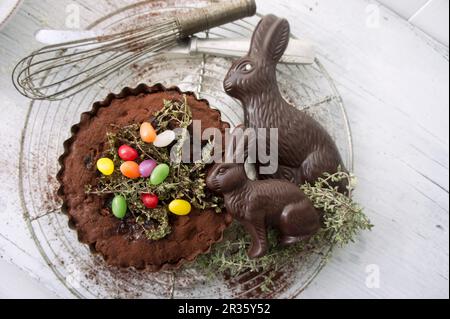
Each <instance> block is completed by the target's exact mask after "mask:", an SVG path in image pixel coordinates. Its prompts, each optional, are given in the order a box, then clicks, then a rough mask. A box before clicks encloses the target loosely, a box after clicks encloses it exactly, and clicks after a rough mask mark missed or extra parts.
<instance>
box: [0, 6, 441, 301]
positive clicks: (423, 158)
mask: <svg viewBox="0 0 450 319" xmlns="http://www.w3.org/2000/svg"><path fill="white" fill-rule="evenodd" d="M130 1H131V0H130ZM130 1H128V0H116V1H107V0H98V1H96V2H95V6H94V5H93V3H92V1H89V0H77V1H76V2H79V3H81V4H83V6H82V21H81V23H82V25H81V26H82V27H83V26H85V25H87V24H88V23H89V21H93V20H94V19H95V18H96V17H99V16H101V15H104V14H105V13H106V12H108V11H112V9H113V8H112V6H116V7H119V6H121V5H123V4H125V3H129V2H130ZM68 3H72V2H71V1H68V0H62V1H56V0H45V1H37V0H28V1H25V3H24V5H23V7H22V8H21V11H20V12H19V13H18V15H17V16H16V17H15V18H14V19H13V20H11V23H10V24H9V25H8V26H7V27H6V28H5V29H4V30H3V31H2V32H1V33H0V50H1V52H0V56H1V60H0V71H1V72H0V88H1V89H0V101H1V103H2V106H1V108H0V110H1V118H2V123H1V125H0V136H1V140H0V143H1V144H0V145H1V146H0V147H1V150H2V151H1V152H0V167H1V168H0V180H1V181H2V186H0V214H1V215H0V217H1V218H2V223H0V255H1V258H2V261H1V262H0V273H1V272H3V271H4V272H5V274H8V275H7V277H4V276H3V277H1V276H0V296H1V297H16V296H23V297H52V296H54V295H57V296H59V297H65V298H68V297H70V294H69V293H68V292H67V291H66V290H65V289H64V288H63V287H62V286H61V284H60V283H59V282H58V281H57V280H56V278H55V276H54V275H53V273H52V272H51V271H50V269H49V268H48V267H47V266H46V264H45V262H44V261H43V260H42V258H41V257H40V254H39V252H38V251H37V249H36V246H35V245H34V242H33V241H32V239H31V238H30V235H29V232H28V230H27V227H26V225H25V223H24V221H23V218H22V216H21V212H22V209H21V207H20V205H19V197H18V191H17V185H18V177H17V171H18V158H17V157H18V153H19V142H18V141H19V140H20V136H21V129H22V127H23V124H24V121H25V113H26V109H27V105H28V101H27V100H26V99H24V98H22V97H21V96H19V95H18V94H17V93H16V92H15V91H14V89H13V88H12V85H11V83H10V73H11V71H12V67H13V66H14V63H15V62H16V61H17V59H18V58H19V57H20V56H22V55H24V54H25V53H27V52H29V50H31V49H32V47H34V46H36V43H35V42H34V40H33V35H34V32H35V31H36V30H38V29H40V28H42V27H49V28H63V27H64V20H65V6H66V4H68ZM369 3H370V2H368V1H365V0H339V1H337V0H319V1H318V0H304V1H301V2H299V1H297V0H278V1H276V2H275V1H263V0H260V1H258V5H259V11H260V12H262V13H269V12H271V13H275V14H278V15H280V16H285V17H286V18H288V19H289V20H290V22H291V24H292V31H293V33H294V34H296V35H298V36H305V37H308V38H310V39H312V40H313V41H314V42H315V43H317V44H318V48H319V50H318V51H319V52H318V53H319V57H320V59H321V61H322V63H324V64H325V67H326V68H327V70H328V71H329V72H330V73H331V76H332V77H333V78H334V79H335V81H336V83H337V85H338V89H339V90H340V92H341V94H342V96H343V99H344V102H345V104H346V106H347V110H348V113H349V118H350V121H351V125H352V129H353V135H354V139H355V164H356V174H357V175H358V176H359V179H360V185H359V189H358V192H357V194H356V196H357V200H358V201H360V202H361V203H362V204H363V205H364V206H365V207H366V211H367V214H368V215H369V216H370V217H371V219H372V221H373V222H374V224H375V225H376V228H375V229H374V231H373V232H372V233H365V234H363V235H362V236H361V237H360V238H359V239H358V241H357V243H355V244H353V245H350V246H347V247H345V248H342V249H338V250H337V251H336V252H335V254H334V256H333V258H332V260H331V261H330V263H329V264H328V265H327V266H326V267H325V269H324V270H323V271H322V272H321V273H320V275H319V276H318V277H317V278H316V280H315V281H314V282H313V283H312V285H311V286H310V287H309V288H308V289H307V290H306V291H305V292H304V293H303V295H302V296H301V297H303V298H432V297H437V298H448V297H449V283H448V276H449V267H448V264H449V256H448V252H449V233H448V231H449V219H448V212H449V195H448V189H449V170H448V167H449V146H448V145H449V131H448V129H449V120H448V115H449V114H448V113H449V91H448V86H449V74H448V48H446V47H444V46H442V45H440V44H438V43H437V42H435V41H433V40H431V39H430V38H429V37H427V36H425V35H424V34H423V33H422V32H420V31H418V30H417V29H416V28H413V27H411V25H410V24H409V23H408V22H407V21H406V20H403V19H400V18H399V16H398V15H395V14H393V13H391V12H390V11H388V10H386V9H384V8H381V12H380V15H379V21H378V23H377V24H373V23H369V24H367V21H373V20H370V19H371V18H373V17H369V16H368V14H370V12H371V11H370V10H369V11H367V8H368V7H367V6H368V4H369ZM49 6H51V7H52V10H48V7H49ZM368 26H369V27H368ZM6 263H8V265H6ZM10 264H12V265H10ZM371 265H375V266H376V267H378V268H379V271H380V287H379V288H368V287H367V285H366V281H367V276H368V273H366V271H367V270H369V271H373V270H374V269H375V270H376V269H377V268H376V267H375V268H373V266H371ZM28 277H29V278H30V279H28ZM10 278H14V280H13V281H11V279H10ZM11 282H16V283H17V284H16V285H11V284H10V283H11Z"/></svg>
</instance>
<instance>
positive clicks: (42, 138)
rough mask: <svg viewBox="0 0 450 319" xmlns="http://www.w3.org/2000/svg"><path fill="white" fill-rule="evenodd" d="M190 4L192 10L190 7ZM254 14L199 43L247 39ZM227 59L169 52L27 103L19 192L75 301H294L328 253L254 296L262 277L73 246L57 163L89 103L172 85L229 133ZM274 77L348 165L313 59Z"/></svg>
mask: <svg viewBox="0 0 450 319" xmlns="http://www.w3.org/2000/svg"><path fill="white" fill-rule="evenodd" d="M194 2H195V3H194ZM206 3H207V1H189V0H187V1H166V2H165V4H164V6H161V2H154V1H144V2H139V3H137V4H135V5H131V6H128V7H125V8H122V9H120V10H117V11H116V12H113V13H111V14H109V15H107V16H105V17H103V18H102V19H99V20H98V21H95V22H93V23H92V24H91V25H90V27H89V29H95V28H101V29H109V30H117V29H120V28H122V27H124V26H131V25H133V24H134V23H142V21H146V20H148V19H151V17H154V16H155V15H164V14H170V13H171V12H173V11H179V10H184V9H186V8H191V7H196V6H202V5H205V4H206ZM258 21H259V17H258V16H256V17H252V18H248V19H244V20H240V21H237V22H235V23H231V24H228V25H225V26H223V27H220V28H216V29H212V30H210V31H209V32H208V33H205V34H200V35H199V36H200V37H202V36H203V37H212V38H219V37H222V38H223V37H250V36H251V34H252V32H253V29H254V27H255V26H256V24H257V22H258ZM231 62H232V61H231V60H229V59H225V58H218V57H213V56H208V55H203V56H195V57H173V56H171V57H168V56H166V55H165V54H159V55H156V56H151V57H145V58H143V59H141V60H140V61H138V62H136V63H134V64H133V65H131V66H129V67H127V68H123V69H122V70H120V72H118V73H117V74H115V75H114V76H112V77H109V78H108V79H106V80H104V81H101V82H99V83H98V84H97V86H95V87H91V88H89V89H87V90H86V91H84V92H82V93H80V94H79V95H76V96H74V97H72V98H69V99H67V100H63V101H57V102H49V101H35V102H32V103H31V104H30V106H29V112H28V116H27V120H26V123H25V128H24V136H23V141H22V145H21V162H20V163H21V165H20V192H21V198H22V204H23V207H24V210H25V214H24V216H25V219H26V222H27V224H28V226H29V229H30V232H31V234H32V236H33V239H34V241H35V242H36V245H37V247H38V249H39V250H40V252H41V254H42V256H43V258H44V259H45V261H46V262H47V264H48V266H49V267H50V268H51V269H52V270H53V272H54V273H55V275H56V277H57V278H58V280H60V281H61V283H62V284H63V285H64V286H65V287H66V288H67V290H68V291H69V292H70V293H71V294H73V296H74V297H78V298H239V297H248V296H252V297H258V298H268V297H270V298H297V297H299V295H300V293H301V292H302V291H303V290H304V289H305V288H306V287H307V286H308V284H309V283H310V282H311V281H312V280H313V279H314V277H315V276H316V275H317V274H318V272H319V271H320V270H321V269H322V267H323V266H324V264H325V262H326V257H327V255H328V254H329V253H330V251H331V248H328V249H325V250H324V251H321V252H315V253H308V254H303V255H299V256H298V259H297V260H296V262H295V264H289V265H284V266H283V267H282V275H281V276H280V278H278V279H277V281H276V283H275V287H274V290H273V292H271V293H267V294H263V293H255V292H257V291H259V289H258V288H259V287H260V286H261V283H262V281H261V278H260V275H255V274H242V275H241V276H239V277H240V278H239V280H235V281H233V283H231V282H229V281H226V280H210V279H207V278H205V277H203V276H202V275H201V274H199V273H198V271H197V270H195V269H194V268H186V269H184V270H180V271H177V272H160V273H156V274H152V273H147V272H139V271H136V270H133V269H129V270H118V269H114V268H111V267H108V266H106V265H105V263H104V261H103V259H102V258H101V257H100V256H96V255H93V254H91V252H90V251H89V248H88V246H86V245H84V244H81V243H79V242H78V240H77V236H76V233H75V231H72V230H70V229H69V227H68V225H67V222H68V220H67V217H66V216H65V215H64V214H63V213H62V212H61V203H60V200H59V199H58V197H57V195H56V192H57V190H58V188H59V184H58V182H57V181H56V174H57V172H58V170H59V169H60V168H59V165H58V157H59V156H60V155H61V154H62V153H63V151H64V150H63V142H64V141H65V140H66V139H67V138H68V137H69V136H70V127H71V126H72V125H74V124H76V123H78V122H79V120H80V114H81V113H83V112H85V111H88V110H90V109H91V106H92V104H93V103H94V102H95V101H98V100H103V99H104V97H106V95H107V94H108V93H110V92H111V91H112V92H119V91H120V90H121V89H122V88H123V87H126V86H131V87H134V86H136V85H137V84H139V83H142V82H143V83H147V84H152V83H158V82H159V83H162V84H164V85H166V86H172V85H177V86H179V87H180V88H181V89H182V90H184V91H194V92H196V93H197V94H198V96H199V97H201V98H205V99H208V100H209V102H210V104H211V106H212V107H214V108H217V109H218V110H220V111H221V113H222V118H223V120H224V121H227V122H229V123H230V124H231V125H232V126H233V125H238V124H240V123H242V120H243V111H242V107H241V106H240V104H239V103H238V102H237V101H235V100H233V99H232V98H230V97H229V96H227V95H226V94H225V93H224V91H223V88H222V81H223V78H224V77H225V74H226V72H227V71H228V68H229V66H230V64H231ZM278 78H279V82H280V87H281V89H282V93H283V95H284V97H285V98H286V99H287V100H288V101H289V102H291V103H292V104H293V105H296V106H297V107H298V108H301V109H305V110H306V111H307V112H309V113H310V114H312V115H313V116H314V117H315V118H316V119H317V120H318V121H320V122H321V123H322V124H323V125H324V126H325V127H326V128H327V130H328V131H329V132H330V134H331V135H332V136H333V138H334V140H335V141H336V143H337V145H338V147H339V149H340V152H341V154H342V156H343V158H344V162H345V164H346V166H347V167H348V168H349V169H352V167H353V152H352V141H351V134H350V128H349V124H348V121H347V117H346V113H345V109H344V105H343V103H342V99H341V97H340V95H339V93H338V92H337V90H336V87H335V85H334V83H333V80H332V79H331V78H330V76H329V75H328V74H327V72H326V70H325V69H324V67H323V66H322V64H321V63H320V61H318V60H316V62H315V63H314V64H313V65H309V66H293V65H280V66H279V68H278Z"/></svg>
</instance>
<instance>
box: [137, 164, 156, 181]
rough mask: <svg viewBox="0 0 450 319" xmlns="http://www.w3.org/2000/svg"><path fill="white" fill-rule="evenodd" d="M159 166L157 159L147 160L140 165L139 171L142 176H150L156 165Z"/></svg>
mask: <svg viewBox="0 0 450 319" xmlns="http://www.w3.org/2000/svg"><path fill="white" fill-rule="evenodd" d="M156 166H158V163H156V161H155V160H146V161H143V162H142V163H141V164H140V165H139V172H140V173H141V176H142V177H150V175H152V173H153V170H154V169H155V167H156Z"/></svg>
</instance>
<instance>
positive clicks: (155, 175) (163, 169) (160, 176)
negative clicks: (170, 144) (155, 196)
mask: <svg viewBox="0 0 450 319" xmlns="http://www.w3.org/2000/svg"><path fill="white" fill-rule="evenodd" d="M169 173H170V167H169V165H167V164H160V165H158V166H156V168H155V169H154V170H153V172H152V175H151V176H150V184H152V185H154V186H157V185H160V184H162V183H163V182H164V181H165V180H166V178H167V177H168V176H169Z"/></svg>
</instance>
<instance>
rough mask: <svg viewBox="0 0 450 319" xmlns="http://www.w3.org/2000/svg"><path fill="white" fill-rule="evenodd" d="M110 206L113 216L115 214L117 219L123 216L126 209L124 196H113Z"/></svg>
mask: <svg viewBox="0 0 450 319" xmlns="http://www.w3.org/2000/svg"><path fill="white" fill-rule="evenodd" d="M111 206H112V207H111V208H112V212H113V214H114V216H116V217H117V218H118V219H123V218H125V215H126V214H127V209H128V205H127V200H126V199H125V197H123V196H116V197H114V199H113V201H112V205H111Z"/></svg>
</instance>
